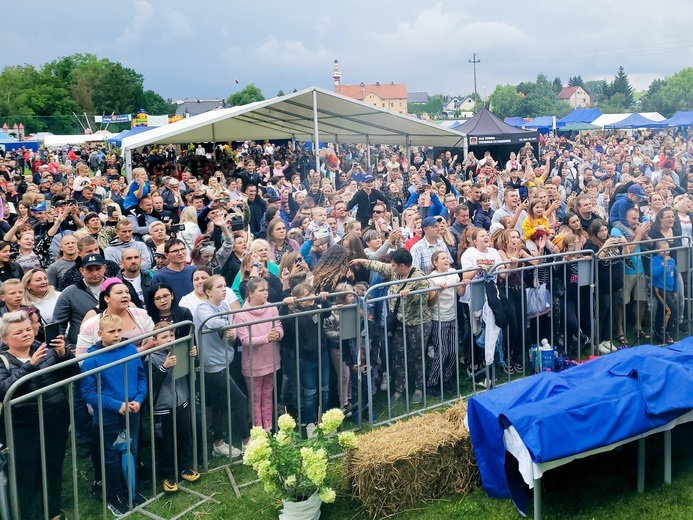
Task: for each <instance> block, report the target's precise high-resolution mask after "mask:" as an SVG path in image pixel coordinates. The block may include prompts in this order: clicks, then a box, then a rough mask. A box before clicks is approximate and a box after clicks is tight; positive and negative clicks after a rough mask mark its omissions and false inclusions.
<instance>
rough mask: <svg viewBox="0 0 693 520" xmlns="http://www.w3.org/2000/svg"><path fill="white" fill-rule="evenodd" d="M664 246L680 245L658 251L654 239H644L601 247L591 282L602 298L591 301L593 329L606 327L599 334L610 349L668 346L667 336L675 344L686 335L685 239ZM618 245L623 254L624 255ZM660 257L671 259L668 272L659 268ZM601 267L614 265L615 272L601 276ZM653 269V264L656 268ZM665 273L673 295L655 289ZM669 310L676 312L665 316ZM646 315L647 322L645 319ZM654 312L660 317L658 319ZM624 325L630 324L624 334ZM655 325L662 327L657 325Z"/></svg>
mask: <svg viewBox="0 0 693 520" xmlns="http://www.w3.org/2000/svg"><path fill="white" fill-rule="evenodd" d="M669 241H670V242H672V243H680V245H675V246H670V247H666V248H664V249H662V248H660V247H659V246H658V242H660V240H659V239H647V240H641V241H638V242H628V243H623V244H619V245H618V246H617V247H616V248H605V250H606V249H611V250H610V251H609V252H608V253H604V254H603V255H602V256H603V259H602V260H599V261H598V262H597V265H595V279H596V280H597V284H598V287H599V292H600V295H602V297H601V298H599V299H598V301H597V302H596V308H597V309H598V310H599V312H598V317H599V327H600V328H601V327H604V328H605V329H607V328H608V332H607V331H606V330H605V331H604V334H605V335H607V336H608V337H607V338H606V339H607V340H608V341H610V342H611V343H612V345H616V344H618V345H619V347H627V346H632V345H637V344H648V343H654V344H661V343H666V342H668V341H667V340H668V337H667V336H670V337H671V339H669V341H671V340H673V339H674V337H676V338H678V339H680V338H681V337H683V335H687V334H689V333H690V324H691V321H692V320H691V316H692V314H691V313H692V312H693V311H692V309H691V284H690V274H691V245H690V238H689V237H687V236H678V237H672V238H670V239H669ZM624 246H627V247H629V250H624V249H623V248H624ZM658 257H659V258H658ZM666 257H669V258H670V259H671V260H673V264H670V265H671V270H670V271H667V270H666V269H665V267H664V266H663V262H664V259H665V258H666ZM606 262H611V264H612V266H613V265H615V266H616V268H615V269H614V267H612V266H610V267H611V268H610V269H608V273H607V275H605V274H604V273H605V270H607V264H606ZM655 264H658V267H657V268H656V267H655ZM674 264H675V269H674ZM667 272H670V273H671V278H672V283H673V284H674V289H673V290H671V289H668V288H667V287H666V284H664V285H663V286H662V287H659V286H660V285H662V282H664V281H665V280H666V276H667ZM600 273H601V280H600V276H599V275H600ZM629 306H630V307H632V309H631V312H629ZM672 308H673V310H675V311H676V312H675V313H674V314H673V315H669V313H670V312H671V310H672ZM648 311H649V317H647V319H646V314H647V313H648ZM659 311H661V313H662V315H661V316H660V317H659V318H658V312H659ZM614 318H615V319H614ZM604 319H606V320H607V322H606V324H603V323H602V320H604ZM629 321H631V322H632V323H633V329H632V331H631V333H630V334H629V331H630V329H628V322H629ZM658 321H661V322H662V324H658ZM614 322H615V324H614ZM664 324H668V325H669V329H668V330H662V329H663V328H666V327H665V326H664ZM598 330H599V329H598Z"/></svg>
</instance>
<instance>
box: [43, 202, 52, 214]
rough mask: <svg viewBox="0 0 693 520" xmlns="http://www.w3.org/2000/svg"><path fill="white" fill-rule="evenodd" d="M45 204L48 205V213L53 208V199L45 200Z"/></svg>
mask: <svg viewBox="0 0 693 520" xmlns="http://www.w3.org/2000/svg"><path fill="white" fill-rule="evenodd" d="M44 204H45V205H46V213H48V212H49V211H50V210H51V201H50V200H47V201H44Z"/></svg>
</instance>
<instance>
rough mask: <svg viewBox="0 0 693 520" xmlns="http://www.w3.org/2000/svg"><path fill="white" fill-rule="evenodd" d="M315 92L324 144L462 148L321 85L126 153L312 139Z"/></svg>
mask: <svg viewBox="0 0 693 520" xmlns="http://www.w3.org/2000/svg"><path fill="white" fill-rule="evenodd" d="M313 93H315V95H316V98H317V112H318V133H319V139H320V141H323V142H324V141H329V142H339V143H365V142H366V141H368V142H371V143H374V144H399V145H405V144H407V138H409V144H411V145H413V146H423V145H427V146H444V147H453V146H460V143H461V142H462V141H463V140H464V136H463V135H461V134H460V133H459V132H455V131H453V130H449V129H447V128H443V127H440V126H438V125H434V124H431V123H427V122H424V121H421V120H419V119H414V118H412V117H410V116H406V115H402V114H397V113H394V112H389V111H387V110H385V109H381V108H378V107H374V106H372V105H367V104H365V103H362V102H360V101H356V100H354V99H351V98H348V97H346V96H342V95H340V94H335V93H334V92H330V91H327V90H323V89H320V88H317V87H310V88H307V89H304V90H301V91H299V92H294V93H293V94H289V95H286V96H282V97H276V98H272V99H268V100H265V101H259V102H256V103H251V104H249V105H243V106H239V107H231V108H223V109H219V110H212V111H210V112H205V113H203V114H200V115H197V116H193V117H189V118H187V119H184V120H182V121H178V122H176V123H172V124H170V125H166V126H162V127H158V128H155V129H153V130H151V131H149V132H145V133H143V134H139V135H133V136H129V137H126V138H124V139H123V149H124V150H126V149H130V150H132V149H135V148H140V147H142V146H145V145H148V144H154V143H161V144H168V143H190V142H223V141H245V140H264V139H291V138H294V139H295V140H297V141H312V140H313V128H314V127H313Z"/></svg>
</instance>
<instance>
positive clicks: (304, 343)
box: [198, 292, 363, 485]
mask: <svg viewBox="0 0 693 520" xmlns="http://www.w3.org/2000/svg"><path fill="white" fill-rule="evenodd" d="M357 298H358V295H357V294H356V293H354V292H337V293H331V294H329V295H325V298H323V297H322V296H310V297H306V298H300V299H293V298H292V299H291V300H289V301H290V302H291V303H290V304H288V305H287V304H286V303H284V302H278V303H269V304H265V305H262V306H257V307H252V308H247V307H244V308H241V309H234V310H231V311H229V312H222V313H217V314H213V315H211V316H208V317H206V318H205V319H204V320H202V322H201V323H200V324H199V327H198V350H199V356H200V359H201V360H202V368H201V370H200V401H201V403H202V406H203V408H204V406H205V405H206V404H207V403H208V402H209V400H210V396H209V395H208V394H209V391H210V385H209V384H208V383H207V381H209V379H210V374H209V373H206V370H205V367H204V360H205V359H207V357H208V354H211V353H210V352H208V349H210V348H211V347H210V345H211V343H210V341H209V337H210V336H211V335H219V334H226V333H227V332H228V331H231V332H232V336H233V337H234V338H235V337H236V336H240V337H241V339H242V345H241V346H240V347H239V354H240V357H241V362H240V363H239V362H238V361H239V360H238V359H236V361H234V362H232V356H233V354H231V352H232V351H233V341H231V343H230V344H229V347H228V348H227V349H226V350H225V366H226V367H228V368H227V369H225V370H223V381H221V383H222V384H223V388H221V390H219V386H218V385H217V386H216V390H217V391H221V392H223V394H224V395H225V400H224V401H225V402H224V403H223V405H224V407H225V415H226V420H225V429H226V431H227V432H228V437H229V446H230V453H229V455H228V457H226V458H225V462H226V463H227V464H225V466H221V467H226V468H228V466H229V465H230V464H232V463H233V462H234V461H233V459H234V453H236V454H238V455H239V454H240V453H238V452H235V450H237V449H241V448H242V445H243V443H244V442H245V441H246V440H247V439H246V438H245V437H247V435H248V431H247V428H245V427H244V426H241V427H240V433H237V434H236V436H235V438H234V435H233V432H234V428H236V429H238V428H237V426H238V424H239V423H245V422H246V421H245V417H246V416H248V417H250V420H251V422H252V424H253V425H254V426H260V427H263V428H265V429H267V430H269V429H271V428H273V427H274V425H276V423H277V418H278V416H279V415H280V413H283V412H284V411H289V412H293V413H292V415H294V416H295V417H296V418H297V423H298V424H299V425H301V426H303V427H305V428H307V430H306V433H310V432H311V429H312V428H313V427H314V426H315V425H316V424H317V422H318V421H319V417H320V415H321V413H322V412H324V411H325V410H327V409H328V407H329V402H328V401H329V381H330V378H331V377H334V376H333V375H331V372H332V374H336V376H337V377H336V382H337V393H338V395H339V397H340V406H342V405H343V404H344V401H343V400H342V398H343V397H344V393H345V392H349V391H354V390H355V392H356V395H357V396H359V399H358V402H361V401H360V396H361V392H362V389H361V384H360V383H361V381H362V379H361V370H360V368H359V367H360V366H361V365H360V360H361V346H362V338H361V330H362V323H361V315H360V310H361V309H360V306H359V304H358V302H357ZM342 299H343V300H347V299H351V300H353V301H352V302H351V303H348V302H345V303H335V301H341V300H342ZM267 311H270V312H269V315H268V316H260V317H258V315H262V314H265V313H267ZM226 317H228V320H227V321H226V323H224V324H223V325H221V326H220V322H218V321H216V320H217V319H218V318H226ZM328 321H329V323H328ZM273 329H281V330H282V337H281V341H279V343H280V344H281V347H280V350H279V352H277V348H275V347H274V343H275V342H276V341H277V340H269V339H268V334H269V333H270V331H271V330H273ZM328 329H329V333H328V332H326V331H327V330H328ZM273 337H275V336H273ZM328 338H329V339H328ZM229 339H230V338H229ZM347 359H350V360H354V363H352V365H351V366H350V367H348V370H349V372H347V371H346V370H343V368H344V366H345V365H344V363H345V360H347ZM239 367H240V373H239V370H238V369H239ZM333 368H334V371H333ZM279 374H281V378H280V377H279ZM352 377H356V381H357V384H358V387H357V388H354V386H356V385H353V384H351V381H352ZM270 383H271V385H270ZM349 385H351V387H349ZM270 386H271V389H269V387H270ZM243 390H245V393H244V392H243ZM241 395H242V396H243V399H247V401H246V405H243V404H242V403H241V402H240V400H239V396H241ZM212 399H213V396H212ZM258 400H259V401H260V402H258ZM306 401H307V402H306ZM217 406H218V405H217ZM212 408H214V406H212ZM239 408H240V412H239ZM352 408H353V410H350V409H349V410H347V412H352V413H353V414H354V415H355V417H356V420H355V422H356V423H357V424H360V422H359V418H360V415H361V414H362V411H363V410H362V407H359V406H358V404H356V405H355V406H353V407H352ZM218 411H219V410H218V409H217V410H216V411H215V410H214V409H213V410H212V414H215V413H218ZM248 412H249V413H248ZM207 423H208V419H207V414H206V413H203V414H202V418H201V424H202V431H203V432H208V427H207ZM213 423H215V425H216V426H215V425H213V428H218V427H219V424H220V422H219V420H216V421H214V420H213ZM214 433H215V438H216V437H218V435H217V434H218V432H214ZM239 436H240V439H239V438H238V437H239ZM207 442H208V440H207V435H203V436H202V467H203V469H204V470H205V471H207V470H208V469H209V468H210V464H209V459H208V453H209V450H208V449H207ZM227 473H228V474H229V477H230V479H231V480H232V484H233V485H235V482H234V481H233V476H232V475H231V474H230V472H229V471H227Z"/></svg>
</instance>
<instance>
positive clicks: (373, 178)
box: [361, 175, 375, 182]
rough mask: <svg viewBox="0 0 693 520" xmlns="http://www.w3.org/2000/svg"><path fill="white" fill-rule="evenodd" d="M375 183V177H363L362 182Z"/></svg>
mask: <svg viewBox="0 0 693 520" xmlns="http://www.w3.org/2000/svg"><path fill="white" fill-rule="evenodd" d="M373 181H375V177H373V176H372V175H366V176H364V177H363V180H362V181H361V182H373Z"/></svg>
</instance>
